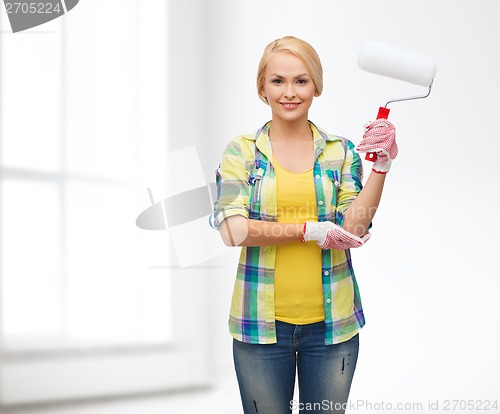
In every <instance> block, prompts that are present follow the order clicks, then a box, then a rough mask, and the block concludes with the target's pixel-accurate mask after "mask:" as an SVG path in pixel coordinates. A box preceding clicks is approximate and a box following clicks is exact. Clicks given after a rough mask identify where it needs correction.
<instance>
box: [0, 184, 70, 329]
mask: <svg viewBox="0 0 500 414" xmlns="http://www.w3.org/2000/svg"><path fill="white" fill-rule="evenodd" d="M0 191H1V197H0V198H1V206H0V209H1V210H0V211H1V212H2V215H1V226H0V228H1V229H2V232H1V237H2V243H1V246H2V252H1V256H2V279H3V298H2V301H1V302H2V304H3V328H4V333H5V335H6V336H7V337H11V338H13V337H19V336H22V337H26V336H34V335H39V336H53V335H58V334H60V333H61V329H62V319H61V318H62V290H61V289H62V283H61V280H62V279H61V268H60V264H59V263H60V248H61V238H60V235H61V229H60V224H59V218H60V214H61V211H60V205H59V204H60V203H59V200H60V199H59V195H58V191H57V186H56V185H55V184H51V183H43V182H26V181H21V180H8V179H5V180H3V182H2V184H1V187H0Z"/></svg>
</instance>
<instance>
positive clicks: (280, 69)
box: [266, 52, 309, 76]
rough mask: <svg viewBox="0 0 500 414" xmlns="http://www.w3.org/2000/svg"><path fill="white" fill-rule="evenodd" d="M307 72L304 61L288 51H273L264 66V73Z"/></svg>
mask: <svg viewBox="0 0 500 414" xmlns="http://www.w3.org/2000/svg"><path fill="white" fill-rule="evenodd" d="M303 73H307V74H308V73H309V71H308V70H307V68H306V66H305V65H304V63H303V62H302V61H301V60H300V59H299V58H298V57H296V56H294V55H292V54H291V53H288V52H278V53H273V54H272V55H271V56H270V57H269V60H268V61H267V66H266V75H271V74H277V75H282V76H285V75H294V76H295V75H300V74H303Z"/></svg>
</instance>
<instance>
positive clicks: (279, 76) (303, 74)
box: [270, 73, 310, 79]
mask: <svg viewBox="0 0 500 414" xmlns="http://www.w3.org/2000/svg"><path fill="white" fill-rule="evenodd" d="M270 76H276V77H278V78H281V79H283V76H281V75H278V74H277V73H272V74H271V75H270ZM302 76H307V77H310V76H309V74H308V73H301V74H300V75H297V76H295V78H294V79H297V78H301V77H302Z"/></svg>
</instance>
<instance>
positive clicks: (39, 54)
mask: <svg viewBox="0 0 500 414" xmlns="http://www.w3.org/2000/svg"><path fill="white" fill-rule="evenodd" d="M61 20H62V19H56V20H54V22H51V23H50V25H47V26H44V29H45V30H47V32H45V33H37V35H36V36H35V35H31V36H30V35H23V34H21V35H16V34H8V33H2V47H1V48H0V61H1V64H2V70H1V71H0V74H1V84H2V95H1V100H2V123H1V125H0V128H1V129H0V133H1V136H2V151H1V158H0V162H1V163H2V165H3V166H4V167H16V168H29V169H35V170H44V171H56V170H58V169H59V168H60V137H61V125H62V123H61V118H62V115H63V113H62V105H61V90H62V83H61V73H62V65H61V34H60V32H61V23H60V21H61ZM27 149H29V151H28V150H27Z"/></svg>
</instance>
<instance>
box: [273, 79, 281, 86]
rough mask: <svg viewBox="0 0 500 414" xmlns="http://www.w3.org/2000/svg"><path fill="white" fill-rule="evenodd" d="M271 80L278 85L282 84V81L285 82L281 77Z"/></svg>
mask: <svg viewBox="0 0 500 414" xmlns="http://www.w3.org/2000/svg"><path fill="white" fill-rule="evenodd" d="M271 82H272V83H275V84H277V85H278V84H280V83H283V81H282V80H281V79H273V80H272V81H271Z"/></svg>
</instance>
